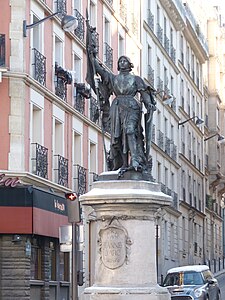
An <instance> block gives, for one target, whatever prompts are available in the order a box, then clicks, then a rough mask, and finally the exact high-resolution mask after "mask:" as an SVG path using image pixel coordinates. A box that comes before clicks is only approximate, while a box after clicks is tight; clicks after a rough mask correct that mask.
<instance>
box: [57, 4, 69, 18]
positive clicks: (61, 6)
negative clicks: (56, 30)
mask: <svg viewBox="0 0 225 300" xmlns="http://www.w3.org/2000/svg"><path fill="white" fill-rule="evenodd" d="M55 4H56V11H60V12H61V13H60V14H58V16H59V17H60V18H62V17H63V16H64V15H66V13H67V10H66V0H56V1H55Z"/></svg>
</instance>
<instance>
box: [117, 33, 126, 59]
mask: <svg viewBox="0 0 225 300" xmlns="http://www.w3.org/2000/svg"><path fill="white" fill-rule="evenodd" d="M124 44H125V42H124V38H123V37H122V36H121V35H120V34H119V45H118V56H119V57H120V56H122V55H124Z"/></svg>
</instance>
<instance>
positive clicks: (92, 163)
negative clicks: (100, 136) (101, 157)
mask: <svg viewBox="0 0 225 300" xmlns="http://www.w3.org/2000/svg"><path fill="white" fill-rule="evenodd" d="M89 164H90V168H89V169H90V172H94V173H97V161H96V144H94V143H90V161H89Z"/></svg>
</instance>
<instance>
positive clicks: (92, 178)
mask: <svg viewBox="0 0 225 300" xmlns="http://www.w3.org/2000/svg"><path fill="white" fill-rule="evenodd" d="M97 180H98V174H97V173H95V172H89V190H91V188H92V185H93V182H95V181H97Z"/></svg>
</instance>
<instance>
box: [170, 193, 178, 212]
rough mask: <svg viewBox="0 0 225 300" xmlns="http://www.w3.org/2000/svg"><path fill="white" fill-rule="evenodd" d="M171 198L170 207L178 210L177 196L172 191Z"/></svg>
mask: <svg viewBox="0 0 225 300" xmlns="http://www.w3.org/2000/svg"><path fill="white" fill-rule="evenodd" d="M171 197H172V201H173V202H172V206H173V207H174V208H175V209H178V194H177V193H175V192H174V191H172V192H171Z"/></svg>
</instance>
